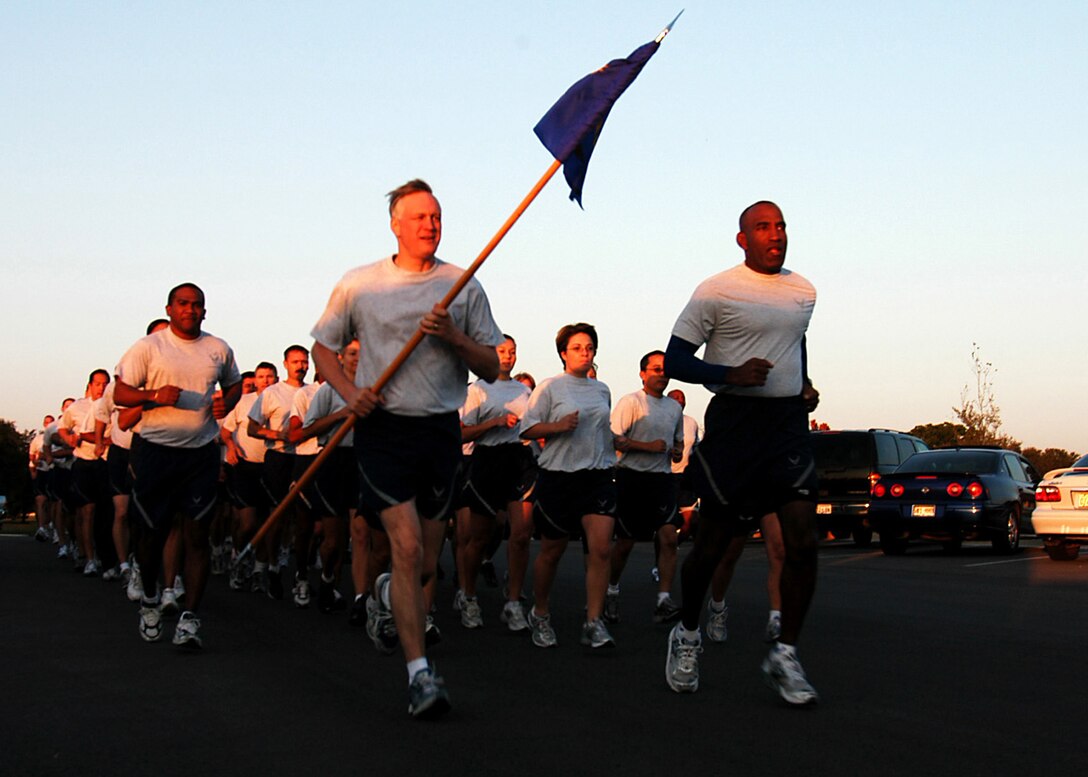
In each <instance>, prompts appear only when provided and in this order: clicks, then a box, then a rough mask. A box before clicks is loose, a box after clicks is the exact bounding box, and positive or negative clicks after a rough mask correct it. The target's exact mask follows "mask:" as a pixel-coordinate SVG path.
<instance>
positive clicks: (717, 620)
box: [706, 602, 729, 642]
mask: <svg viewBox="0 0 1088 777" xmlns="http://www.w3.org/2000/svg"><path fill="white" fill-rule="evenodd" d="M728 617H729V608H728V607H722V609H720V610H715V609H714V603H713V602H709V603H707V606H706V636H707V637H708V638H709V639H710V641H711V642H725V641H726V640H727V639H729V629H728V628H727V627H726V625H725V621H726V619H727V618H728Z"/></svg>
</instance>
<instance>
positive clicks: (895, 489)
mask: <svg viewBox="0 0 1088 777" xmlns="http://www.w3.org/2000/svg"><path fill="white" fill-rule="evenodd" d="M891 495H892V496H894V497H900V496H903V484H902V483H896V484H894V485H893V486H892V487H891Z"/></svg>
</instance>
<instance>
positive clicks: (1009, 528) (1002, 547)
mask: <svg viewBox="0 0 1088 777" xmlns="http://www.w3.org/2000/svg"><path fill="white" fill-rule="evenodd" d="M991 544H992V545H993V547H994V550H996V551H997V552H998V553H1016V551H1018V550H1020V505H1013V506H1012V507H1010V508H1009V511H1008V512H1007V513H1006V514H1005V527H1004V531H1003V532H1002V533H1001V534H997V535H995V536H994V538H993V540H992V541H991Z"/></svg>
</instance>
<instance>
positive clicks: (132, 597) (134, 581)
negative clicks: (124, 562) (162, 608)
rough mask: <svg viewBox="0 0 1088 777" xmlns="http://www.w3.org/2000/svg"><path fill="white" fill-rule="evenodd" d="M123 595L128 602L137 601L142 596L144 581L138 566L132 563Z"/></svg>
mask: <svg viewBox="0 0 1088 777" xmlns="http://www.w3.org/2000/svg"><path fill="white" fill-rule="evenodd" d="M125 596H127V597H128V600H129V601H130V602H138V601H140V599H142V598H143V596H144V581H143V579H142V578H141V577H140V568H139V567H138V566H136V565H135V564H133V565H132V566H131V567H129V570H128V585H126V586H125Z"/></svg>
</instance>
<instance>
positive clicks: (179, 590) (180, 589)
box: [174, 575, 185, 597]
mask: <svg viewBox="0 0 1088 777" xmlns="http://www.w3.org/2000/svg"><path fill="white" fill-rule="evenodd" d="M174 593H175V594H177V595H178V596H179V597H180V596H185V581H184V580H182V579H181V575H174Z"/></svg>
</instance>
